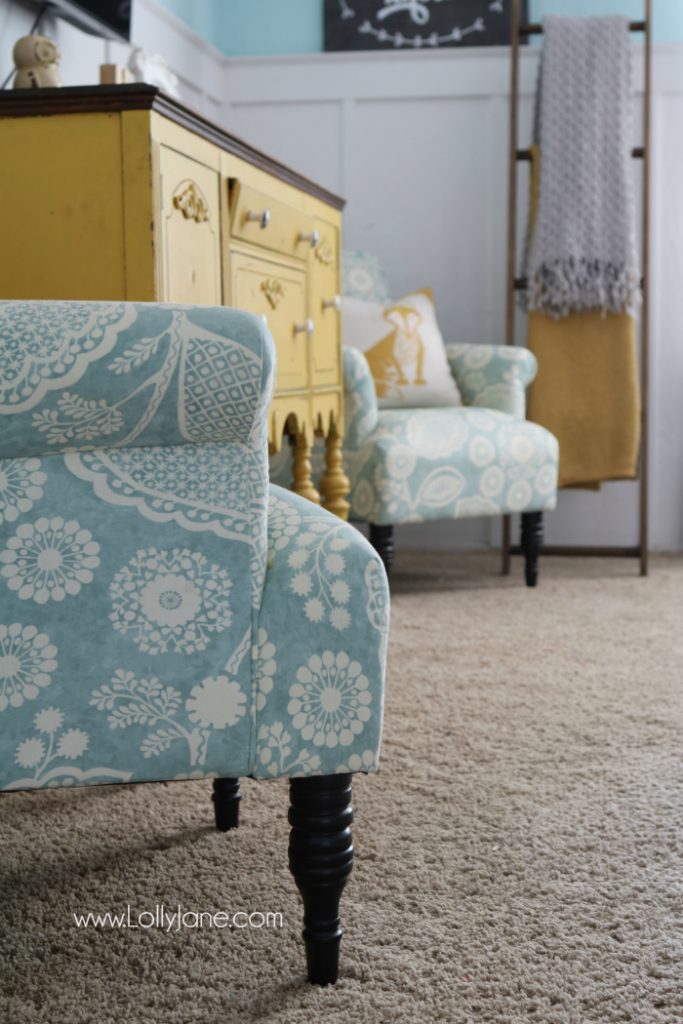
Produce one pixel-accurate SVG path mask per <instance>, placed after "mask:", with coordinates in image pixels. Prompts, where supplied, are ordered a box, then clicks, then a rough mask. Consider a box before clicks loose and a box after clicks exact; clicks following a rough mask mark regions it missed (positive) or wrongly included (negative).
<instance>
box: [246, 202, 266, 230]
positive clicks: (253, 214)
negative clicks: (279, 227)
mask: <svg viewBox="0 0 683 1024" xmlns="http://www.w3.org/2000/svg"><path fill="white" fill-rule="evenodd" d="M247 220H248V221H252V220H256V221H258V222H259V224H260V226H261V230H262V231H265V229H266V228H267V227H268V225H269V224H270V210H269V209H268V207H266V209H265V210H261V212H260V213H259V212H258V210H249V212H248V213H247Z"/></svg>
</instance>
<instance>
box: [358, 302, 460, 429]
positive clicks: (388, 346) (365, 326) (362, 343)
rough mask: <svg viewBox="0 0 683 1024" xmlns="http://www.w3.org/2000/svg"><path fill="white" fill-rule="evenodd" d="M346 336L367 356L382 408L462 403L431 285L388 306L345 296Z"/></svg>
mask: <svg viewBox="0 0 683 1024" xmlns="http://www.w3.org/2000/svg"><path fill="white" fill-rule="evenodd" d="M342 341H343V343H344V345H349V346H351V347H352V348H357V349H360V351H361V352H362V353H363V354H364V355H365V358H366V359H367V361H368V364H369V366H370V372H371V373H372V376H373V378H374V381H375V390H376V391H377V401H378V404H379V406H380V408H384V409H396V408H403V407H405V408H419V407H420V406H434V405H461V404H462V401H461V398H460V392H459V391H458V387H457V385H456V383H455V381H454V380H453V377H452V375H451V371H450V369H449V366H448V360H447V359H446V349H445V346H444V342H443V338H442V336H441V331H440V330H439V325H438V324H437V322H436V314H435V311H434V302H433V299H432V293H431V292H430V291H429V290H428V289H426V288H425V289H424V290H422V291H417V292H412V293H411V294H410V295H407V296H406V297H405V298H404V299H399V300H398V301H397V302H392V303H388V304H387V305H382V304H381V303H379V302H364V301H363V300H362V299H352V298H347V297H345V298H344V299H343V300H342Z"/></svg>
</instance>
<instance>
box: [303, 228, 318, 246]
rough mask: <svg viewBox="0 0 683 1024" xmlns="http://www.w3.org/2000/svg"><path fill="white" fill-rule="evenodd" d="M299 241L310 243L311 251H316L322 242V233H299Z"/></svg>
mask: <svg viewBox="0 0 683 1024" xmlns="http://www.w3.org/2000/svg"><path fill="white" fill-rule="evenodd" d="M299 241H300V242H310V243H311V249H315V247H316V245H317V244H318V242H319V241H320V232H319V231H300V232H299Z"/></svg>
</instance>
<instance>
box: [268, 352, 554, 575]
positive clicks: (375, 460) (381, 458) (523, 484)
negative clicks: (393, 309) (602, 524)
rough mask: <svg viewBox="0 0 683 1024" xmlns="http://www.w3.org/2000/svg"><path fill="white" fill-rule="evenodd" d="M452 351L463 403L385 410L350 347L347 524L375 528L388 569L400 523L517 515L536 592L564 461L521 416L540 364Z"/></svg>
mask: <svg viewBox="0 0 683 1024" xmlns="http://www.w3.org/2000/svg"><path fill="white" fill-rule="evenodd" d="M446 352H447V356H448V362H449V365H450V368H451V373H452V374H453V376H454V378H455V380H456V382H457V384H458V387H459V389H460V393H461V396H462V400H463V405H462V406H449V407H444V408H424V409H379V408H378V405H377V397H376V393H375V385H374V382H373V379H372V375H371V373H370V368H369V366H368V363H367V360H366V358H365V356H364V355H363V354H362V353H361V352H359V351H358V350H357V349H353V348H345V349H344V400H345V423H346V437H345V441H344V468H345V470H346V473H347V475H348V477H349V480H350V481H351V494H350V496H349V500H350V503H351V519H353V520H356V521H360V522H365V523H368V524H369V528H370V541H371V543H372V544H373V546H374V547H375V549H376V550H377V551H378V553H379V554H380V556H381V558H382V560H383V562H384V564H385V567H386V569H387V571H389V570H390V569H391V565H392V562H393V554H394V541H393V531H394V525H396V524H397V523H418V522H427V521H429V520H434V519H463V518H466V517H471V516H490V515H504V514H507V513H513V512H518V513H521V518H522V552H523V554H524V556H525V577H526V582H527V584H528V585H529V586H535V585H536V583H537V580H538V558H539V553H540V549H541V543H542V529H543V518H542V517H543V512H544V511H546V510H548V509H552V508H554V507H555V505H556V502H557V470H558V462H559V448H558V444H557V440H556V438H555V437H554V436H553V435H552V434H551V433H550V432H549V431H547V430H546V429H545V428H543V427H540V426H538V425H537V424H535V423H530V422H529V421H528V420H526V419H525V409H526V388H527V387H528V385H529V384H530V383H531V381H532V380H533V379H534V377H535V375H536V369H537V366H536V359H535V357H534V356H533V354H532V353H531V352H529V351H528V350H527V349H522V348H514V347H511V346H504V345H448V346H447V347H446ZM315 455H316V453H315V452H314V470H315V469H316V460H315ZM286 458H287V456H286V455H284V456H276V457H274V458H273V459H271V478H272V479H276V480H280V479H282V480H283V481H284V480H286V479H287V476H288V473H289V470H288V468H287V467H286V465H285V462H284V460H285V459H286Z"/></svg>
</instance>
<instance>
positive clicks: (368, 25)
mask: <svg viewBox="0 0 683 1024" xmlns="http://www.w3.org/2000/svg"><path fill="white" fill-rule="evenodd" d="M525 7H526V3H523V4H522V8H523V12H522V17H523V19H524V20H526V11H525V10H524V8H525ZM511 9H512V0H325V49H326V50H385V49H390V50H391V49H394V50H430V49H437V48H439V49H440V48H441V47H444V46H497V45H507V43H509V41H510V15H511Z"/></svg>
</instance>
